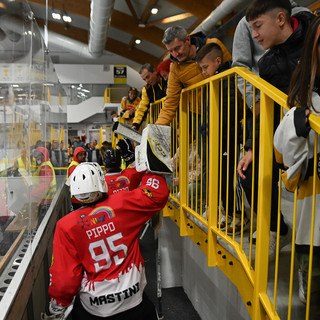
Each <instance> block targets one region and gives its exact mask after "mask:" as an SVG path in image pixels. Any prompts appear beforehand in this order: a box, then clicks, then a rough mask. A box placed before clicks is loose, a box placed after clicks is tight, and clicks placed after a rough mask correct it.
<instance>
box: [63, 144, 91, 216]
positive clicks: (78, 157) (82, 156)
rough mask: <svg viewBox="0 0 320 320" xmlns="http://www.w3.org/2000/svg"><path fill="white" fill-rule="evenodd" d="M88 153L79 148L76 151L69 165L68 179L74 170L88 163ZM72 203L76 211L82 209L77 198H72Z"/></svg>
mask: <svg viewBox="0 0 320 320" xmlns="http://www.w3.org/2000/svg"><path fill="white" fill-rule="evenodd" d="M86 156H87V152H86V150H85V149H84V148H82V147H78V148H76V149H75V150H74V154H73V160H72V161H71V163H70V164H69V167H68V173H67V178H69V177H70V175H71V174H72V172H73V171H74V169H75V168H76V167H77V166H78V165H79V164H80V163H82V162H85V161H86ZM71 203H72V207H73V209H74V210H76V209H79V208H80V207H81V203H80V202H79V201H78V200H77V199H76V198H75V197H71Z"/></svg>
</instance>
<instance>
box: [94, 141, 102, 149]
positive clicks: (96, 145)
mask: <svg viewBox="0 0 320 320" xmlns="http://www.w3.org/2000/svg"><path fill="white" fill-rule="evenodd" d="M92 143H93V144H94V147H95V148H96V149H98V150H100V148H101V147H100V145H99V144H98V141H97V140H93V141H92Z"/></svg>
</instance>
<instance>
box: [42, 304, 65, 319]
mask: <svg viewBox="0 0 320 320" xmlns="http://www.w3.org/2000/svg"><path fill="white" fill-rule="evenodd" d="M66 309H67V307H63V306H61V305H60V304H57V303H56V301H55V300H53V299H51V301H50V303H49V304H48V305H47V307H46V312H45V313H41V320H64V319H65V311H66Z"/></svg>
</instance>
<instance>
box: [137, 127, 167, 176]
mask: <svg viewBox="0 0 320 320" xmlns="http://www.w3.org/2000/svg"><path fill="white" fill-rule="evenodd" d="M170 141H171V127H168V126H161V125H156V124H148V126H147V127H146V128H145V129H144V130H143V131H142V137H141V143H140V145H139V146H137V147H136V149H135V158H136V169H137V171H145V170H148V171H150V172H154V173H157V174H172V166H171V157H170Z"/></svg>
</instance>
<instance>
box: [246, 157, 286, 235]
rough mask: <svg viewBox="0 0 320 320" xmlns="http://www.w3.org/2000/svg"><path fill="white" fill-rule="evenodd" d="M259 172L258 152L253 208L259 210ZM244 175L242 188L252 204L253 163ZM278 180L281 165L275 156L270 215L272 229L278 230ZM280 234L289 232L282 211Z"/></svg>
mask: <svg viewBox="0 0 320 320" xmlns="http://www.w3.org/2000/svg"><path fill="white" fill-rule="evenodd" d="M258 174H259V157H258V153H256V157H255V168H254V175H255V177H254V199H253V208H254V211H255V212H257V196H258V194H257V193H258ZM244 175H245V176H246V179H241V178H240V179H241V185H242V188H243V190H244V192H245V194H246V197H247V199H248V202H249V204H250V205H251V203H252V202H251V201H252V200H251V198H252V164H250V166H249V167H248V169H247V171H245V173H244ZM278 181H279V167H278V165H277V163H276V162H275V158H274V156H273V166H272V191H271V192H272V194H271V215H270V230H271V231H277V217H278V191H279V188H278ZM280 215H281V217H280V234H281V235H284V234H286V233H287V232H288V227H287V225H286V224H285V222H284V220H283V215H282V213H280Z"/></svg>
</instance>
